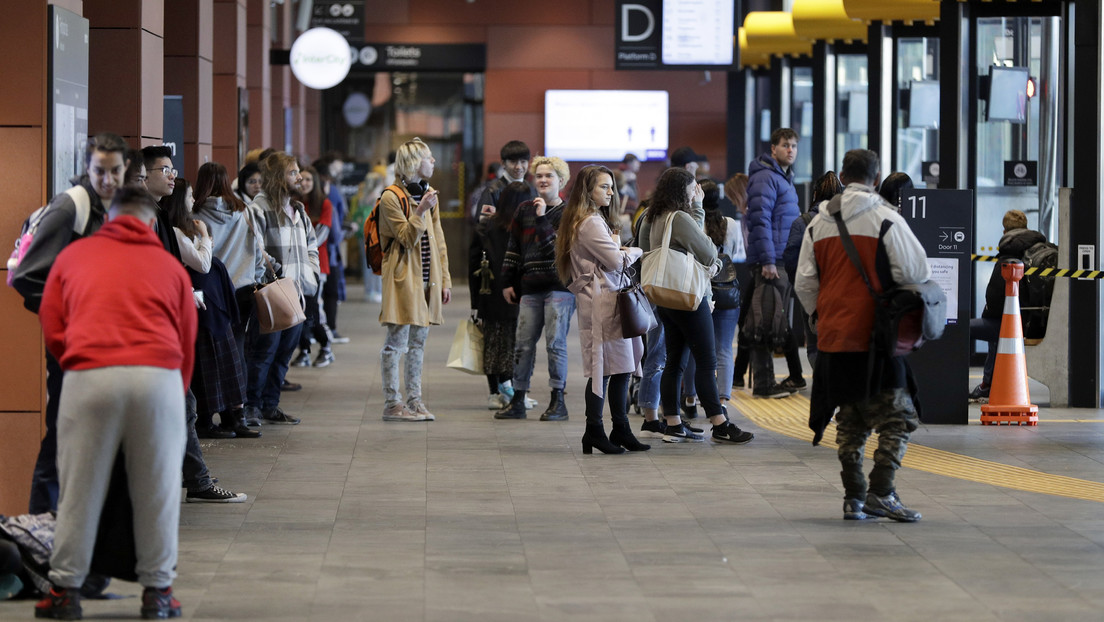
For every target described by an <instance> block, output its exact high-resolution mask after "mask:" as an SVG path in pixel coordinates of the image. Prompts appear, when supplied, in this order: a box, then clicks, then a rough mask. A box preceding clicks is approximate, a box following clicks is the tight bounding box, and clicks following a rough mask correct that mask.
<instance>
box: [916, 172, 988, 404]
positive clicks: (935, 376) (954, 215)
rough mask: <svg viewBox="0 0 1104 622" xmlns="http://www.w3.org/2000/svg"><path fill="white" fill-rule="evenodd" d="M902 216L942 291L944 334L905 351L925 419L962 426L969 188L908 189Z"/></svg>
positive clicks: (966, 390)
mask: <svg viewBox="0 0 1104 622" xmlns="http://www.w3.org/2000/svg"><path fill="white" fill-rule="evenodd" d="M901 216H903V217H904V218H905V221H906V222H908V225H909V227H910V228H911V229H912V232H913V233H914V234H916V238H917V239H918V240H920V244H921V245H922V246H923V247H924V251H925V252H926V253H927V255H928V265H929V266H931V269H932V277H931V278H932V280H933V281H935V282H936V283H938V284H939V285H940V286H941V287H942V288H943V292H944V293H945V294H946V295H947V326H946V328H945V329H944V331H943V337H942V338H941V339H939V340H937V341H932V342H929V343H926V344H924V346H923V347H922V348H920V349H919V350H917V351H916V352H913V353H912V354H910V355H909V357H908V361H909V365H910V366H911V367H912V371H913V374H915V376H916V382H917V385H918V386H919V388H920V394H919V397H920V405H921V409H922V415H923V421H924V423H932V424H959V425H965V424H966V423H967V422H968V420H969V399H970V316H971V315H970V300H971V299H972V295H971V289H970V284H971V283H970V281H971V278H972V276H973V266H972V264H971V258H970V254H971V252H972V249H973V243H974V231H973V219H974V193H973V191H972V190H921V189H910V190H905V191H903V192H902V193H901Z"/></svg>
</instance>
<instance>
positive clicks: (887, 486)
mask: <svg viewBox="0 0 1104 622" xmlns="http://www.w3.org/2000/svg"><path fill="white" fill-rule="evenodd" d="M836 422H837V425H836V443H837V444H838V445H839V461H840V465H841V466H842V470H841V471H840V477H841V478H843V488H844V498H846V499H866V493H867V490H868V488H867V483H866V477H864V476H863V471H862V462H863V446H865V445H866V439H867V438H868V437H869V436H870V432H871V431H872V430H873V431H875V432H877V433H878V448H877V449H875V450H874V468H873V469H872V470H871V471H870V486H869V491H870V492H872V493H874V494H876V495H878V496H885V495H887V494H889V493H891V492H893V491H894V490H895V488H894V477H895V476H896V474H897V469H899V468H901V459H902V458H904V457H905V450H906V449H907V448H908V440H909V434H910V433H911V432H913V431H914V430H916V428H917V427H918V426H919V420H918V419H917V417H916V409H915V408H914V407H913V404H912V398H911V397H909V394H908V391H906V390H905V389H893V390H889V391H883V392H882V393H879V394H877V395H875V396H873V397H871V398H870V399H868V400H864V401H862V402H856V403H854V404H848V405H846V406H843V407H841V408H840V411H839V413H838V414H837V415H836Z"/></svg>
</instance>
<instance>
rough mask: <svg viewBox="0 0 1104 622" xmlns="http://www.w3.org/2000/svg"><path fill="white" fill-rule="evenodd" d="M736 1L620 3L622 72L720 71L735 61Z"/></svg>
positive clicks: (617, 60) (617, 59)
mask: <svg viewBox="0 0 1104 622" xmlns="http://www.w3.org/2000/svg"><path fill="white" fill-rule="evenodd" d="M735 8H736V7H735V3H734V2H732V1H731V0H619V1H618V2H617V4H616V11H617V16H616V20H615V31H616V39H615V46H614V47H615V50H614V66H615V67H616V68H617V69H664V70H671V69H694V70H703V69H718V70H728V69H732V68H733V67H734V63H735V61H736V51H735V50H736V11H735Z"/></svg>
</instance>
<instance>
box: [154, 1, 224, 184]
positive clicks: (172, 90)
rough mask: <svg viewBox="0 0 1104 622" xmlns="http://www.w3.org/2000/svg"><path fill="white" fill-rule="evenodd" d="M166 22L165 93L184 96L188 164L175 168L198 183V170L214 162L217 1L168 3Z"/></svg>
mask: <svg viewBox="0 0 1104 622" xmlns="http://www.w3.org/2000/svg"><path fill="white" fill-rule="evenodd" d="M165 23H167V24H171V25H172V27H171V28H167V29H166V30H165V93H166V94H167V95H183V97H184V99H183V101H184V151H185V154H186V156H187V161H180V162H176V166H177V168H179V169H180V170H181V171H183V172H182V175H183V176H184V177H185V178H186V179H188V180H190V181H192V182H195V178H196V172H197V171H198V170H199V167H200V166H201V165H202V164H203V163H204V162H207V161H209V160H211V159H212V152H211V150H212V118H211V117H212V115H211V101H212V99H213V97H214V83H213V80H214V73H213V72H214V63H213V59H214V0H173V1H171V2H168V3H166V4H165ZM232 164H233V163H232V162H231V165H232Z"/></svg>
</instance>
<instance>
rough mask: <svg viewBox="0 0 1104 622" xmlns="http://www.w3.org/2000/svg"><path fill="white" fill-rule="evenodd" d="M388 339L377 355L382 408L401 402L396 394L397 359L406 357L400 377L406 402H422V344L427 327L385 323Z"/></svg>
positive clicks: (400, 393)
mask: <svg viewBox="0 0 1104 622" xmlns="http://www.w3.org/2000/svg"><path fill="white" fill-rule="evenodd" d="M384 326H385V327H386V328H387V336H386V337H385V338H384V341H383V350H382V351H381V352H380V376H381V381H380V382H381V384H382V385H383V397H384V400H385V402H384V406H385V407H391V406H394V405H395V404H398V403H400V402H402V401H403V399H402V392H400V391H399V359H400V358H402V356H403V355H404V354H405V355H406V361H405V365H404V366H403V375H404V376H405V382H406V403H407V404H416V403H417V402H420V401H422V361H423V359H424V358H425V342H426V337H427V336H428V335H429V327H428V326H411V325H409V324H384Z"/></svg>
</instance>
